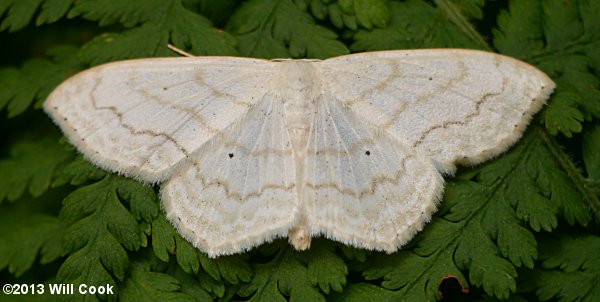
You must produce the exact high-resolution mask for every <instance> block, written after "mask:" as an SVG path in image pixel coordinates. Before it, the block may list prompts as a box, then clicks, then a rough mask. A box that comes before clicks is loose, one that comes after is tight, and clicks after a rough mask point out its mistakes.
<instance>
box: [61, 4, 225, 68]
mask: <svg viewBox="0 0 600 302" xmlns="http://www.w3.org/2000/svg"><path fill="white" fill-rule="evenodd" d="M76 15H82V16H83V17H84V18H86V19H89V20H94V21H99V22H100V24H101V25H107V24H113V23H116V22H119V23H121V24H123V25H124V26H125V27H132V28H131V29H126V30H124V31H122V32H120V33H108V34H104V35H101V36H98V37H96V38H95V39H93V40H92V41H90V42H89V43H87V44H86V45H84V47H83V48H82V49H81V53H80V55H81V57H82V59H83V60H84V61H86V62H89V63H90V64H92V65H97V64H101V63H105V62H109V61H114V60H124V59H132V58H140V57H153V56H163V57H164V56H175V55H176V54H175V53H174V52H173V51H171V50H169V49H168V48H167V45H168V44H169V43H173V44H175V45H176V46H179V47H180V48H181V49H185V50H190V51H191V52H192V53H193V54H194V55H232V54H235V49H234V43H235V42H234V40H233V38H232V37H231V36H229V34H227V33H225V32H221V31H217V30H216V29H214V28H213V27H212V25H211V23H210V21H208V19H206V18H204V17H203V16H201V15H199V14H197V13H195V12H192V11H190V10H188V9H187V8H185V7H184V6H183V5H182V4H181V2H180V1H177V0H169V1H162V0H152V1H150V2H143V1H118V0H110V1H100V0H84V1H79V2H77V4H76V6H75V8H74V9H73V10H72V13H71V14H70V16H71V17H73V16H76ZM134 26H135V27H134Z"/></svg>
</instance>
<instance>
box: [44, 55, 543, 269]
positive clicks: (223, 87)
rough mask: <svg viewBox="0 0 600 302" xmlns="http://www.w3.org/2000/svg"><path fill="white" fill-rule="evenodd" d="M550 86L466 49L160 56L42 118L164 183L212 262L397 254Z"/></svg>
mask: <svg viewBox="0 0 600 302" xmlns="http://www.w3.org/2000/svg"><path fill="white" fill-rule="evenodd" d="M553 89H554V83H553V82H552V81H551V80H550V79H549V78H548V77H547V76H546V75H545V74H544V73H542V72H541V71H539V70H538V69H536V68H534V67H532V66H530V65H528V64H526V63H523V62H520V61H517V60H515V59H512V58H509V57H505V56H501V55H497V54H493V53H487V52H480V51H473V50H460V49H444V50H411V51H383V52H369V53H361V54H353V55H347V56H341V57H336V58H331V59H328V60H324V61H320V60H273V61H268V60H261V59H249V58H235V57H194V58H160V59H141V60H131V61H123V62H116V63H110V64H106V65H102V66H98V67H95V68H92V69H89V70H87V71H84V72H82V73H80V74H78V75H76V76H74V77H72V78H71V79H69V80H67V81H66V82H64V83H63V84H62V85H60V86H59V87H58V88H56V90H54V92H53V93H52V94H51V95H50V96H49V97H48V100H47V101H46V103H45V104H44V109H45V111H46V112H47V113H48V114H49V115H50V116H51V117H52V119H53V120H54V121H55V122H56V124H58V126H60V128H61V129H62V130H63V132H64V133H65V135H66V136H67V137H68V138H69V140H70V141H71V143H72V144H73V145H75V146H76V147H77V149H78V150H79V151H80V152H82V153H83V155H84V156H85V157H86V158H87V159H88V160H90V161H91V162H93V163H94V164H96V165H98V166H100V167H102V168H104V169H106V170H110V171H113V172H117V173H120V174H124V175H127V176H130V177H134V178H136V179H138V180H140V181H143V182H147V183H161V184H162V188H161V199H162V203H163V207H164V209H165V211H166V215H167V217H168V219H169V220H170V221H171V222H172V223H173V225H174V226H175V227H176V228H177V230H178V231H179V233H180V234H181V235H182V236H183V237H185V238H186V239H187V240H189V241H190V242H191V243H193V244H194V245H195V246H196V247H197V248H199V249H200V250H202V251H204V252H206V253H208V255H210V256H211V257H215V256H219V255H226V254H233V253H238V252H241V251H245V250H248V249H250V248H252V247H254V246H257V245H259V244H261V243H263V242H265V241H271V240H273V239H274V238H277V237H286V236H288V237H289V241H290V242H291V244H292V245H293V246H294V247H295V248H296V249H299V250H303V249H306V248H308V247H309V245H310V240H311V237H315V236H319V235H324V236H325V237H327V238H330V239H333V240H337V241H341V242H343V243H345V244H349V245H352V246H355V247H360V248H367V249H374V250H381V251H386V252H390V253H391V252H394V251H396V250H397V249H398V248H399V247H401V246H402V245H403V244H405V243H407V242H408V241H409V240H410V239H411V238H412V237H413V236H414V235H415V233H416V232H418V231H420V230H421V229H422V228H423V225H424V224H425V223H426V222H427V221H429V220H430V218H431V215H432V213H433V212H434V211H435V209H436V205H437V203H438V201H439V200H440V198H441V195H442V192H443V185H444V180H443V178H442V174H450V175H451V174H453V173H454V171H455V170H456V166H455V165H456V164H477V163H480V162H482V161H484V160H486V159H489V158H491V157H493V156H495V155H497V154H499V153H500V152H503V151H504V150H506V149H507V148H508V147H509V146H510V145H511V144H513V143H514V142H515V141H517V140H518V139H519V137H520V136H521V134H522V133H523V131H524V129H525V127H526V125H527V124H528V122H529V120H530V119H531V117H532V115H533V114H534V113H536V112H537V111H538V110H539V109H540V107H542V106H543V104H544V103H545V101H546V99H547V98H548V97H549V95H550V94H551V92H552V90H553Z"/></svg>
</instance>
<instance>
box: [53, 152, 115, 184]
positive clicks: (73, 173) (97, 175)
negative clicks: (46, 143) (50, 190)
mask: <svg viewBox="0 0 600 302" xmlns="http://www.w3.org/2000/svg"><path fill="white" fill-rule="evenodd" d="M71 148H73V147H71ZM104 176H106V171H104V170H101V169H100V168H97V167H95V166H94V165H92V164H91V163H90V162H89V161H87V160H85V159H84V158H83V157H81V156H78V157H76V158H75V159H74V160H73V161H71V162H70V163H68V164H67V165H65V166H64V167H63V168H62V169H60V171H58V172H56V173H55V175H54V180H53V181H52V186H54V187H58V186H61V185H64V184H71V185H74V186H80V185H82V184H84V183H86V182H88V181H90V180H100V179H101V178H103V177H104Z"/></svg>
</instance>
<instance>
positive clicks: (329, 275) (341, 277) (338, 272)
mask: <svg viewBox="0 0 600 302" xmlns="http://www.w3.org/2000/svg"><path fill="white" fill-rule="evenodd" d="M307 254H308V255H307V261H308V278H309V279H310V282H311V283H312V284H313V285H318V286H319V288H320V289H321V291H323V292H324V293H326V294H329V292H330V290H331V289H332V290H334V291H336V292H341V291H342V290H343V287H344V286H345V285H346V276H347V275H348V268H347V267H346V263H344V260H342V259H341V258H340V257H339V256H337V255H336V254H335V253H334V245H333V243H332V242H331V241H324V240H316V241H314V242H313V243H312V244H311V248H310V250H309V251H308V252H307Z"/></svg>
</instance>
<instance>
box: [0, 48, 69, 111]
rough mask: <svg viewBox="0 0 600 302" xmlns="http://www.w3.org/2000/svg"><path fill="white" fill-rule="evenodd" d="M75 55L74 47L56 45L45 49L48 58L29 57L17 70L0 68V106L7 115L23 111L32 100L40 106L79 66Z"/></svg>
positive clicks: (37, 106) (36, 107)
mask: <svg viewBox="0 0 600 302" xmlns="http://www.w3.org/2000/svg"><path fill="white" fill-rule="evenodd" d="M76 54H77V49H76V48H73V47H66V46H65V47H55V48H52V49H50V50H48V52H47V55H49V56H50V57H51V58H52V59H50V60H46V59H32V60H29V61H27V62H25V64H23V66H22V67H21V68H20V69H17V68H2V69H0V87H2V89H1V90H0V109H3V108H4V107H6V108H7V109H8V116H9V117H15V116H17V115H20V114H22V113H23V112H25V110H27V108H28V107H29V106H31V103H33V102H34V101H35V104H34V108H35V109H39V108H40V107H41V106H42V102H43V101H44V100H45V99H46V97H47V96H48V94H50V92H51V91H52V90H53V89H54V88H55V87H56V86H58V84H59V83H60V82H62V81H64V80H65V79H66V78H68V77H69V76H71V75H73V74H74V73H75V72H77V71H78V70H80V69H81V66H80V63H79V60H78V59H77V56H76Z"/></svg>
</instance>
